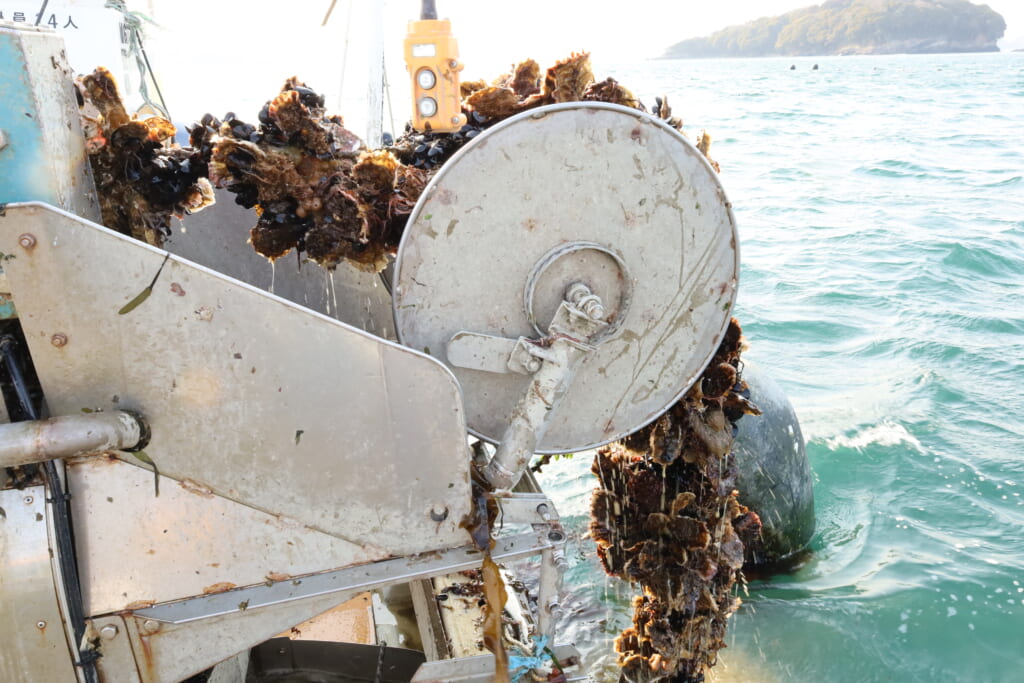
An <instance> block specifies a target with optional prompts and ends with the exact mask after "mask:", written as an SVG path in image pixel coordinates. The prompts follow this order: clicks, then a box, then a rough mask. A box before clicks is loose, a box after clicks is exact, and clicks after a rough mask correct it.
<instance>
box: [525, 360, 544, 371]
mask: <svg viewBox="0 0 1024 683" xmlns="http://www.w3.org/2000/svg"><path fill="white" fill-rule="evenodd" d="M540 366H541V361H540V358H531V359H530V360H528V361H526V369H527V370H529V371H530V372H537V371H538V370H540Z"/></svg>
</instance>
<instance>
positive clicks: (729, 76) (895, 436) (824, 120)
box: [542, 54, 1024, 681]
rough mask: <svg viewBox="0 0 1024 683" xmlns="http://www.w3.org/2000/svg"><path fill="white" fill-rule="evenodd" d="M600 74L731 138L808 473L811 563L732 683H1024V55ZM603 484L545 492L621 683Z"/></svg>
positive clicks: (593, 631)
mask: <svg viewBox="0 0 1024 683" xmlns="http://www.w3.org/2000/svg"><path fill="white" fill-rule="evenodd" d="M815 62H817V63H818V64H819V65H820V70H818V71H812V70H811V65H812V64H813V63H815ZM790 64H795V65H796V66H797V69H796V70H794V71H791V70H790V69H789V66H790ZM595 67H596V68H595V73H596V74H597V76H598V77H599V78H601V77H603V76H605V75H612V76H614V77H616V78H617V79H618V80H620V82H622V83H624V84H626V85H627V86H629V87H631V88H632V89H634V90H635V91H636V93H637V94H638V95H640V96H641V98H642V99H643V100H644V101H646V102H649V103H652V102H653V98H654V96H655V95H659V94H662V93H667V94H668V95H669V99H670V103H671V104H672V105H673V107H674V109H675V113H676V114H677V115H680V116H682V118H683V119H684V122H685V124H686V125H685V127H686V129H687V131H688V132H689V133H690V135H691V137H694V136H695V135H696V134H698V133H699V132H700V129H701V128H706V129H707V130H708V132H710V133H711V134H712V136H713V137H714V139H715V144H714V146H713V147H712V156H713V157H714V158H715V159H717V160H718V161H719V162H720V163H721V166H722V175H721V179H722V182H723V184H724V185H725V188H726V190H727V192H728V194H729V197H730V199H731V201H732V202H733V205H734V210H735V213H736V218H737V222H738V224H739V230H740V235H741V240H742V243H741V247H742V261H743V268H742V278H741V284H740V295H739V305H738V308H737V316H738V318H739V319H740V321H741V323H742V325H743V328H744V331H745V333H746V336H747V338H748V339H749V342H750V346H751V350H750V352H749V357H751V358H753V359H755V360H757V362H758V363H759V364H760V365H761V366H762V367H764V368H765V369H766V370H768V371H769V373H770V374H771V375H772V376H773V377H774V378H775V379H776V380H777V381H778V382H779V383H780V384H781V385H782V386H783V388H784V389H785V390H786V392H787V394H788V395H789V397H790V399H791V400H792V402H793V404H794V406H795V408H796V410H797V413H798V415H799V417H800V421H801V425H802V427H803V431H804V435H805V437H806V439H807V452H808V455H809V458H810V462H811V466H812V468H813V470H814V476H815V496H816V508H817V509H816V512H817V520H818V527H817V532H816V533H815V536H814V539H813V541H812V549H813V556H812V557H811V559H810V560H809V562H807V564H806V565H805V566H803V567H802V568H801V569H800V570H799V571H797V572H796V573H794V574H792V575H786V576H776V577H774V578H772V579H771V580H770V581H764V582H752V583H751V584H750V585H749V596H743V597H744V605H743V607H742V608H741V609H740V612H739V613H738V614H737V615H736V616H735V617H734V620H733V623H732V624H731V633H730V636H729V639H728V642H729V648H728V649H727V650H725V651H723V653H722V656H721V664H720V666H719V667H718V669H717V672H716V677H717V678H718V679H719V680H743V681H795V680H804V681H889V680H898V681H1022V680H1024V496H1022V493H1024V398H1022V387H1024V284H1022V282H1024V54H989V55H930V56H887V57H846V58H814V59H808V58H799V59H758V60H721V61H719V60H711V61H658V62H649V63H641V64H631V65H612V66H606V67H602V65H600V64H596V65H595ZM589 466H590V459H589V458H588V457H586V456H584V455H580V456H577V457H575V458H574V459H572V460H568V461H559V462H556V463H553V464H552V465H550V466H549V467H547V468H546V469H545V473H544V475H543V477H542V479H543V484H544V486H545V488H546V489H547V490H548V492H549V493H551V494H552V495H553V496H554V497H555V499H556V500H557V501H559V509H560V511H561V512H562V514H563V515H565V516H567V517H568V523H569V527H570V529H571V531H572V532H573V534H572V538H573V541H572V544H571V551H572V552H571V558H570V559H571V564H572V569H571V571H570V574H569V576H568V578H567V584H568V585H569V586H571V587H572V588H573V591H574V594H573V596H572V597H570V598H569V599H568V600H567V606H568V607H569V609H570V614H569V616H568V617H567V618H566V619H565V622H566V623H565V629H566V632H567V633H568V634H569V635H571V636H572V637H574V638H575V639H576V640H577V642H578V643H579V644H580V646H581V649H583V650H584V651H585V653H586V658H587V661H588V663H589V664H590V666H591V667H592V669H593V671H594V672H595V675H596V676H597V677H598V678H599V679H600V680H609V681H611V680H615V677H614V674H613V673H611V670H612V669H611V667H610V666H608V665H609V660H610V657H609V653H610V652H611V640H612V638H613V637H614V635H615V634H616V633H617V632H618V630H619V629H621V628H622V627H623V626H624V625H625V624H626V623H628V619H629V598H630V595H631V592H630V590H629V589H628V588H626V587H624V586H623V585H622V584H620V583H619V582H618V581H614V580H611V579H607V578H605V577H604V575H603V574H602V573H601V571H600V569H599V568H598V567H597V563H596V559H595V557H594V552H593V546H592V544H591V542H590V541H589V540H585V539H582V538H581V537H582V535H583V533H584V532H585V530H586V523H587V508H588V505H589V496H590V490H591V489H592V488H593V482H592V480H591V475H590V473H589Z"/></svg>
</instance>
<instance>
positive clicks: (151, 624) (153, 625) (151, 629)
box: [142, 619, 160, 635]
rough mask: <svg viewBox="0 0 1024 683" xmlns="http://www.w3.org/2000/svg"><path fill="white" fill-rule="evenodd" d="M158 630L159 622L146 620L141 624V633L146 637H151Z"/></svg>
mask: <svg viewBox="0 0 1024 683" xmlns="http://www.w3.org/2000/svg"><path fill="white" fill-rule="evenodd" d="M159 630H160V622H159V621H156V620H155V619H146V620H145V621H144V622H142V632H143V633H145V634H146V635H152V634H154V633H156V632H157V631H159Z"/></svg>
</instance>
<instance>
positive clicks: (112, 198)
mask: <svg viewBox="0 0 1024 683" xmlns="http://www.w3.org/2000/svg"><path fill="white" fill-rule="evenodd" d="M76 85H77V86H78V94H79V105H80V111H81V117H82V124H83V130H84V132H85V137H86V151H87V152H88V154H89V163H90V166H91V167H92V172H93V178H94V180H95V182H96V192H97V194H98V196H99V200H100V211H101V214H102V217H103V224H104V225H106V226H107V227H108V228H110V229H112V230H117V231H118V232H120V233H123V234H125V235H130V236H132V237H134V238H136V239H139V240H142V241H144V242H147V243H149V244H152V245H154V246H157V247H159V246H161V245H162V244H163V241H164V238H166V237H167V236H169V235H170V233H171V228H170V221H171V216H179V217H180V216H183V215H185V214H188V213H194V212H196V211H199V210H201V209H202V208H204V207H206V206H209V205H210V204H212V203H213V188H212V187H211V185H210V181H209V180H207V178H206V164H205V163H204V162H203V160H202V159H201V155H200V154H199V153H198V152H197V151H196V150H195V149H191V148H188V147H180V146H179V145H176V144H173V142H172V141H173V139H174V133H175V128H174V124H172V123H171V122H170V121H168V120H167V119H164V118H161V117H159V116H152V117H150V118H146V119H141V120H140V119H138V118H136V117H134V116H129V115H128V112H127V111H125V108H124V104H123V103H122V102H121V97H120V95H119V94H118V91H117V85H116V83H115V82H114V78H113V76H111V74H110V72H109V71H107V70H106V69H104V68H102V67H100V68H98V69H96V70H95V71H94V72H93V73H91V74H89V75H87V76H83V77H82V78H80V79H79V80H78V82H77V84H76Z"/></svg>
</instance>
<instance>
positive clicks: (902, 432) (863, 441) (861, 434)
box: [825, 420, 924, 452]
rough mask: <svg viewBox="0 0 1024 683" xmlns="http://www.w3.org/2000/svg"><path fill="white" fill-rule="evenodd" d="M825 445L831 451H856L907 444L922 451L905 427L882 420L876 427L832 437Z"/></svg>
mask: <svg viewBox="0 0 1024 683" xmlns="http://www.w3.org/2000/svg"><path fill="white" fill-rule="evenodd" d="M825 443H827V444H828V446H829V448H833V449H834V448H854V449H857V450H862V449H864V448H866V447H868V446H872V445H874V446H898V445H899V444H907V445H910V446H913V447H914V448H915V449H917V450H918V451H922V452H923V451H924V448H923V447H922V446H921V442H920V441H918V440H917V438H916V437H915V436H914V435H913V434H911V433H910V432H909V431H907V428H906V427H904V426H903V425H901V424H898V423H896V422H892V421H890V420H883V421H882V422H881V423H879V424H877V425H872V426H870V427H866V428H863V429H859V430H856V431H854V432H852V433H848V434H844V435H842V436H834V437H832V438H830V439H827V440H826V441H825Z"/></svg>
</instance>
